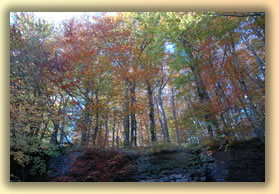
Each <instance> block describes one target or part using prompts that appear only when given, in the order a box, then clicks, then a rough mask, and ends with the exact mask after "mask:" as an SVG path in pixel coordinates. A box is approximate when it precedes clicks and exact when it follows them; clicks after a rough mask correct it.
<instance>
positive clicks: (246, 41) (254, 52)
mask: <svg viewBox="0 0 279 194" xmlns="http://www.w3.org/2000/svg"><path fill="white" fill-rule="evenodd" d="M242 40H243V42H244V44H245V45H246V46H247V48H248V49H249V50H250V51H251V52H252V54H253V56H254V57H255V59H256V63H257V64H258V68H259V70H260V71H261V73H262V74H263V77H265V63H264V61H263V60H262V59H261V58H260V57H259V55H258V54H257V53H256V51H255V50H254V49H253V47H252V46H251V45H250V43H249V40H247V39H246V38H245V37H243V38H242Z"/></svg>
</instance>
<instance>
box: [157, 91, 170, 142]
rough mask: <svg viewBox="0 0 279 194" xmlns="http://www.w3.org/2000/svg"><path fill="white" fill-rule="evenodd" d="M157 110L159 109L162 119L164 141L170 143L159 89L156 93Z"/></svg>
mask: <svg viewBox="0 0 279 194" xmlns="http://www.w3.org/2000/svg"><path fill="white" fill-rule="evenodd" d="M158 108H159V112H160V116H161V117H162V132H163V137H164V140H166V141H167V142H170V138H169V128H168V123H167V118H166V114H165V110H164V104H163V99H162V90H161V89H159V91H158Z"/></svg>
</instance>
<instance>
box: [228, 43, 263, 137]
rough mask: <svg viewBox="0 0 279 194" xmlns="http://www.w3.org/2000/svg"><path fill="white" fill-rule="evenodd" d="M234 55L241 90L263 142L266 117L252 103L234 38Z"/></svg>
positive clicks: (256, 130)
mask: <svg viewBox="0 0 279 194" xmlns="http://www.w3.org/2000/svg"><path fill="white" fill-rule="evenodd" d="M232 55H233V59H234V63H235V67H236V70H238V72H240V75H239V84H240V88H241V90H242V91H243V93H244V100H245V102H246V103H247V105H248V108H249V110H250V112H251V114H250V115H251V120H252V125H253V127H254V129H255V132H256V135H257V136H258V138H260V140H261V141H262V142H265V123H264V119H262V118H260V117H259V116H258V114H257V111H256V108H255V106H254V104H253V103H252V101H251V99H250V95H249V94H248V90H247V86H246V83H245V81H244V79H243V75H242V71H241V70H240V67H239V62H238V58H237V55H236V51H235V45H234V41H233V40H232Z"/></svg>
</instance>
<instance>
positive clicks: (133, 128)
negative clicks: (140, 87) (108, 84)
mask: <svg viewBox="0 0 279 194" xmlns="http://www.w3.org/2000/svg"><path fill="white" fill-rule="evenodd" d="M130 92H131V107H132V110H131V145H132V146H134V147H137V120H136V114H135V101H136V86H135V83H134V84H133V85H132V86H131V88H130Z"/></svg>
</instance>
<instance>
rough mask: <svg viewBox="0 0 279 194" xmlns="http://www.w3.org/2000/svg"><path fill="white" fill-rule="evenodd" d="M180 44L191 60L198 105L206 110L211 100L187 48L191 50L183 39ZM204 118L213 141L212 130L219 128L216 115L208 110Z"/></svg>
mask: <svg viewBox="0 0 279 194" xmlns="http://www.w3.org/2000/svg"><path fill="white" fill-rule="evenodd" d="M182 43H183V45H184V49H185V52H186V53H187V54H189V57H190V60H191V63H190V69H191V71H192V72H193V74H194V78H195V82H196V83H197V90H198V96H199V99H200V103H201V104H203V105H204V107H205V109H207V107H208V105H209V104H210V101H211V100H210V97H209V95H208V93H207V91H206V88H205V85H204V82H203V80H202V78H201V74H200V69H199V65H198V64H196V62H195V61H196V60H195V58H194V55H193V53H192V52H191V51H190V52H189V51H188V49H189V48H188V47H190V48H191V46H190V45H188V44H187V41H186V40H184V39H182ZM204 118H205V121H206V123H207V130H208V133H209V136H210V139H211V140H213V139H214V134H213V130H214V128H215V129H218V127H219V125H218V121H217V118H216V115H214V114H212V113H210V111H209V110H205V116H204Z"/></svg>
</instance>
